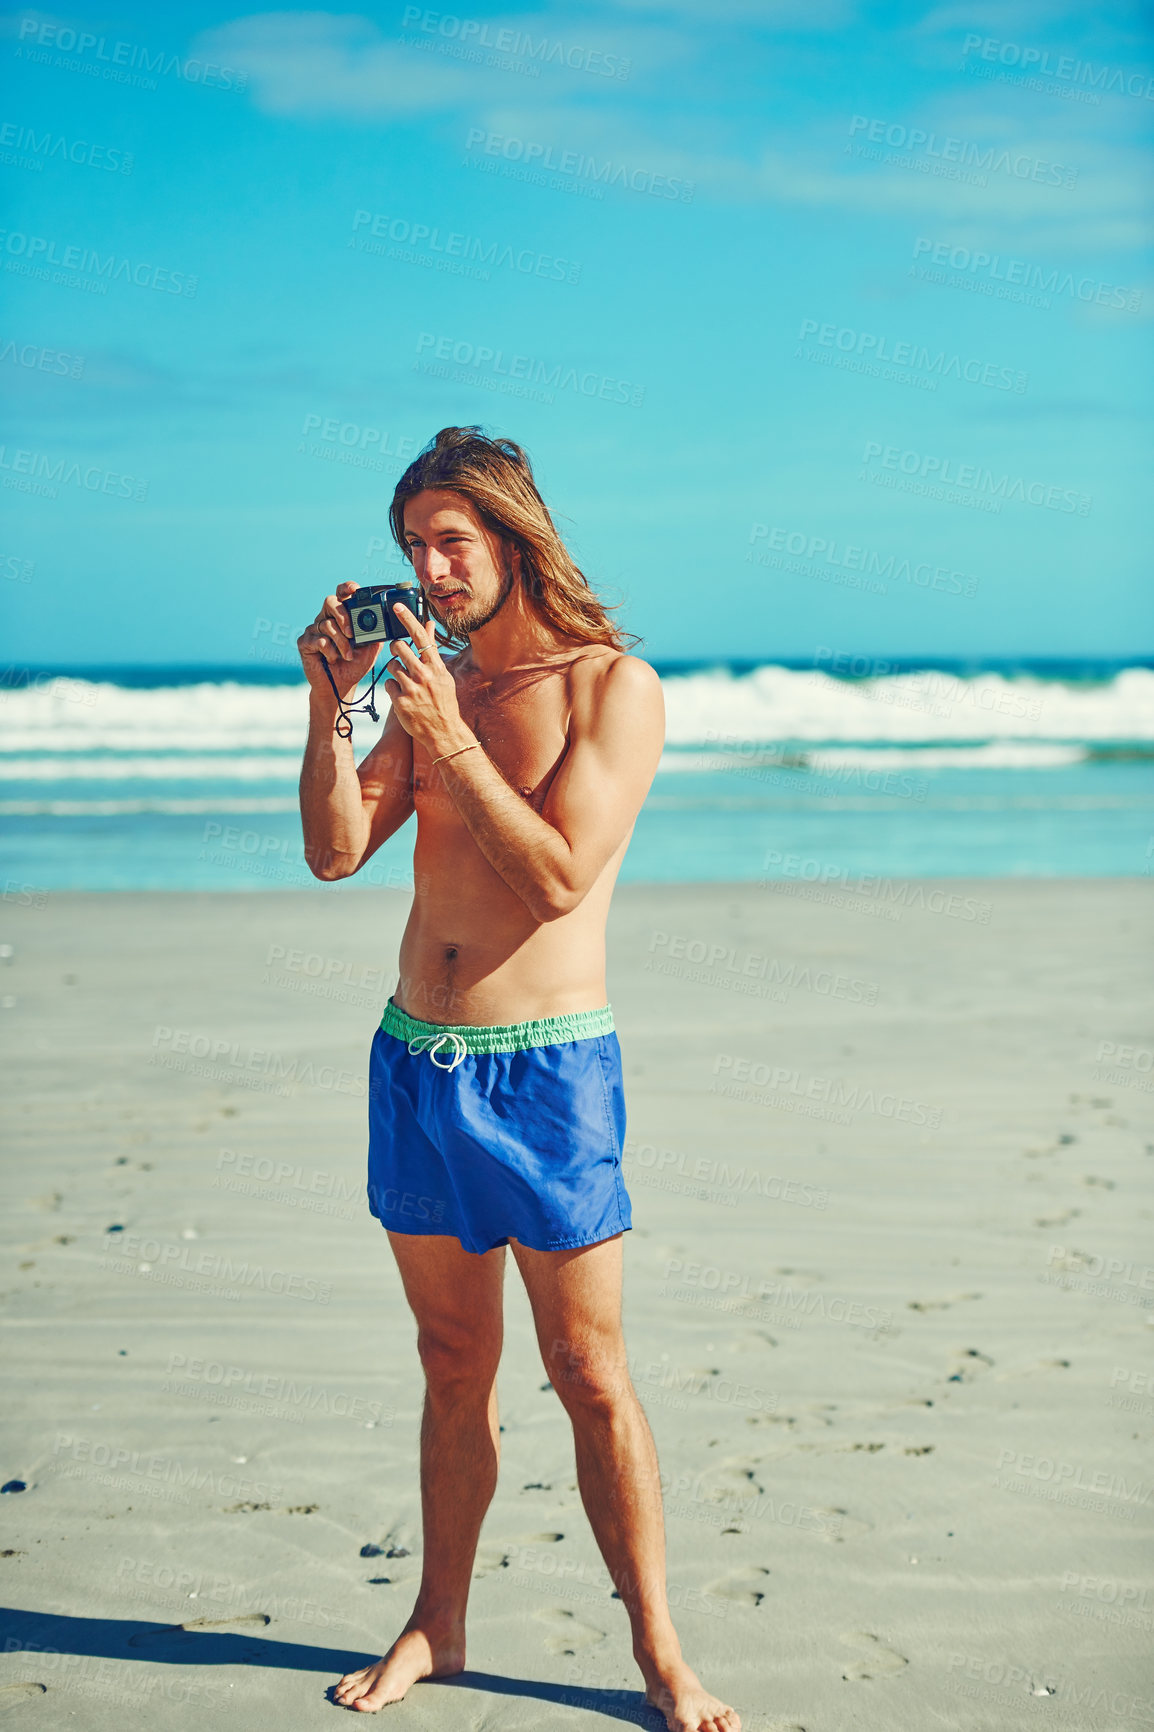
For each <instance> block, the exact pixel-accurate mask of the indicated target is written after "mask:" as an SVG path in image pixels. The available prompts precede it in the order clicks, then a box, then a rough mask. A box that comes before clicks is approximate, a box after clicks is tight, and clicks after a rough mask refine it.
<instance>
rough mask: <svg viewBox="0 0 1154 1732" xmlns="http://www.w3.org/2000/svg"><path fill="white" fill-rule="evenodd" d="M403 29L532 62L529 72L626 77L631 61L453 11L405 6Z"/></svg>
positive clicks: (473, 48)
mask: <svg viewBox="0 0 1154 1732" xmlns="http://www.w3.org/2000/svg"><path fill="white" fill-rule="evenodd" d="M401 27H402V29H404V30H414V29H415V30H421V31H423V32H424V33H425V35H427V36H440V37H442V38H444V39H445V41H447V42H456V43H459V44H460V46H461V47H462V48H464V49H466V50H472V51H474V52H475V51H476V50H478V49H481V48H486V49H491V50H493V51H494V52H495V53H497V54H508V55H511V56H512V57H513V58H514V59H515V60H523V61H528V62H532V63H534V64H533V67H532V70H533V71H534V72H537V71H538V69H539V68H540V67H541V66H567V67H568V68H569V70H570V71H571V72H591V73H594V74H595V75H596V76H597V77H599V78H615V79H617V80H619V81H621V80H624V79H626V78H628V77H629V73H630V70H631V68H632V65H633V62H632V61H631V60H626V59H625V58H624V56H623V55H620V54H605V53H603V52H602V51H601V50H600V49H599V48H582V47H580V46H579V45H578V44H576V43H573V44H570V43H566V42H558V41H556V40H555V39H551V38H550V37H548V36H542V37H539V38H537V39H536V40H535V39H534V38H533V37H532V36H531V35H530V34H529V32H528V31H527V30H514V29H512V28H510V27H508V26H506V27H503V28H496V27H494V28H493V29H492V30H490V22H489V21H487V20H483V19H480V18H461V17H459V16H457V15H456V14H455V13H452V12H430V11H428V10H426V8H425V7H423V6H406V7H405V12H404V17H403V18H402V19H401Z"/></svg>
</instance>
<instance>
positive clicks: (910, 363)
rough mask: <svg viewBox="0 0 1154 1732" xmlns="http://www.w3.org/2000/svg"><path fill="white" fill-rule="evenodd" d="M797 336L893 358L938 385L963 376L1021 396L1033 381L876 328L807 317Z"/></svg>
mask: <svg viewBox="0 0 1154 1732" xmlns="http://www.w3.org/2000/svg"><path fill="white" fill-rule="evenodd" d="M797 335H798V340H799V341H804V339H805V338H806V337H815V338H816V340H817V341H818V343H820V344H821V345H822V347H823V348H827V349H838V350H840V351H841V353H842V354H847V355H859V356H864V357H865V358H866V359H867V360H871V361H878V362H885V361H889V362H892V363H893V364H894V366H897V367H913V368H914V369H915V370H916V371H920V372H922V373H930V374H934V375H936V377H935V380H934V383H935V385H936V383H937V379H959V380H965V381H966V383H967V384H970V385H988V386H989V387H990V388H991V389H992V390H995V391H1015V392H1017V394H1018V395H1019V396H1021V395H1022V394H1023V393H1024V391H1025V390H1026V387H1027V385H1028V384H1029V375H1028V374H1026V373H1023V372H1021V371H1020V370H1019V369H1017V368H1015V367H1000V366H998V365H997V363H996V362H994V361H976V360H973V359H969V360H963V358H962V356H961V355H950V354H947V352H946V350H945V349H939V350H938V351H937V353H936V354H935V353H934V351H933V350H932V349H929V348H927V347H926V345H925V344H924V343H910V342H897V343H895V342H894V341H893V340H892V339H891V338H890V337H886V336H881V335H879V334H878V333H877V332H876V331H855V330H853V329H851V327H850V326H848V325H834V324H822V323H820V322H819V321H818V320H817V319H803V320H802V321H801V328H800V330H799V331H798V333H797Z"/></svg>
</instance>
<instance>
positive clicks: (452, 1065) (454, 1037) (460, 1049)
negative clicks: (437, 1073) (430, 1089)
mask: <svg viewBox="0 0 1154 1732" xmlns="http://www.w3.org/2000/svg"><path fill="white" fill-rule="evenodd" d="M446 1041H447V1042H448V1043H449V1046H450V1047H451V1048H452V1053H453V1056H452V1058H451V1059H450V1061H449V1063H448V1064H442V1063H441V1061H440V1059H439V1058H438V1057H437V1048H438V1047H440V1046H442V1045H444V1043H445V1042H446ZM409 1051H410V1052H411V1053H412V1055H413V1057H414V1058H416V1056H417V1054H418V1053H421V1052H427V1053H428V1055H429V1057H430V1058H431V1059H432V1061H433V1063H434V1064H435V1065H436V1067H437V1069H438V1070H456V1068H457V1066H458V1065H459V1064H460V1062H461V1060H462V1059H463V1058H465V1057H466V1055H467V1054H468V1051H469V1045H468V1042H467V1041H466V1039H465V1037H464V1035H463V1034H458V1033H457V1032H456V1030H455V1029H452V1028H449V1029H446V1030H445V1031H444V1032H443V1033H442V1034H422V1035H418V1036H417V1038H416V1040H411V1041H410V1042H409Z"/></svg>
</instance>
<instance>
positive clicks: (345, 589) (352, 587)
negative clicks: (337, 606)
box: [337, 583, 359, 601]
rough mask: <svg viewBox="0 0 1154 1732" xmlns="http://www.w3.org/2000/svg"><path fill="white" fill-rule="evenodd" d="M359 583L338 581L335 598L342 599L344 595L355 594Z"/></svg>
mask: <svg viewBox="0 0 1154 1732" xmlns="http://www.w3.org/2000/svg"><path fill="white" fill-rule="evenodd" d="M358 587H359V585H357V584H355V583H338V584H337V600H338V601H344V600H345V598H346V596H350V595H355V594H356V592H357V589H358Z"/></svg>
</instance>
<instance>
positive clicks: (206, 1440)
mask: <svg viewBox="0 0 1154 1732" xmlns="http://www.w3.org/2000/svg"><path fill="white" fill-rule="evenodd" d="M407 906H408V898H407V896H406V895H405V894H404V893H403V892H399V891H360V890H357V889H355V888H351V887H344V886H342V887H339V889H336V890H334V891H332V892H316V893H308V892H305V893H296V892H284V893H277V892H268V893H263V894H249V895H242V894H219V895H203V896H198V895H184V894H170V895H162V894H156V895H123V896H117V895H108V896H95V895H90V896H83V895H61V896H52V897H49V898H47V899H46V901H45V903H44V905H43V906H21V905H20V904H19V901H18V900H17V901H6V902H5V903H4V906H3V909H2V910H0V915H2V918H0V927H2V930H0V939H2V940H4V941H6V942H7V943H9V944H11V945H12V946H13V948H14V954H13V955H11V956H10V957H6V958H5V959H4V960H2V961H0V992H2V993H3V995H4V1009H3V1016H4V1018H5V1027H6V1029H7V1046H8V1078H9V1080H8V1085H7V1089H6V1097H7V1098H6V1113H5V1117H6V1119H7V1123H8V1130H7V1134H6V1137H5V1145H6V1152H5V1158H4V1187H3V1190H4V1199H5V1207H4V1227H3V1290H4V1314H5V1319H6V1342H7V1366H8V1379H7V1382H8V1390H9V1398H8V1400H7V1401H6V1402H5V1411H4V1417H3V1421H2V1434H3V1453H2V1459H0V1483H3V1485H4V1489H5V1492H6V1494H7V1495H5V1496H4V1497H3V1501H2V1502H0V1516H2V1518H3V1536H4V1537H3V1542H2V1547H0V1549H2V1550H3V1557H2V1558H0V1568H2V1569H3V1570H4V1571H5V1572H6V1577H7V1581H6V1593H5V1595H4V1604H5V1605H6V1606H8V1607H10V1608H16V1610H14V1611H11V1612H8V1613H5V1614H4V1617H3V1636H4V1641H3V1643H2V1644H0V1647H2V1649H3V1652H0V1711H3V1710H11V1720H10V1722H8V1723H10V1724H11V1725H12V1726H13V1728H16V1727H18V1726H21V1725H24V1724H25V1723H27V1724H28V1725H29V1726H34V1725H40V1726H42V1727H49V1726H51V1727H56V1726H65V1725H73V1724H75V1725H78V1726H84V1727H85V1728H93V1729H98V1732H103V1729H104V1728H106V1727H108V1728H112V1727H115V1728H117V1729H118V1732H131V1729H133V1728H137V1727H152V1726H154V1725H156V1724H157V1723H158V1722H159V1721H160V1719H161V1717H162V1716H163V1717H164V1718H165V1719H166V1720H173V1719H175V1721H176V1723H179V1724H184V1723H191V1721H192V1719H193V1718H194V1717H195V1719H196V1721H197V1723H198V1725H201V1726H209V1727H215V1726H220V1727H222V1728H223V1727H229V1728H233V1727H240V1726H243V1727H248V1726H256V1725H272V1724H275V1725H277V1726H278V1727H281V1728H284V1729H285V1732H297V1728H304V1727H311V1726H317V1725H322V1724H327V1723H328V1722H329V1719H330V1718H331V1716H332V1715H333V1714H334V1713H335V1712H336V1710H335V1709H334V1708H332V1707H331V1706H330V1704H329V1703H328V1701H327V1700H326V1696H325V1692H326V1689H327V1688H328V1687H329V1686H330V1685H331V1684H332V1682H333V1681H334V1680H335V1678H336V1676H338V1675H339V1673H340V1672H341V1671H343V1670H345V1669H346V1668H347V1667H348V1666H350V1665H351V1664H354V1663H363V1662H364V1660H366V1659H368V1658H371V1657H375V1656H376V1655H377V1654H378V1653H380V1652H381V1651H382V1648H383V1646H385V1645H387V1643H388V1641H389V1640H391V1638H392V1635H393V1634H394V1633H395V1632H396V1631H397V1630H398V1629H399V1627H400V1625H401V1623H402V1622H403V1620H404V1618H405V1616H406V1615H407V1613H408V1610H409V1607H410V1603H411V1599H412V1594H413V1591H414V1586H415V1581H416V1578H417V1576H418V1573H419V1564H420V1558H419V1551H420V1528H419V1505H418V1498H417V1485H416V1439H417V1424H418V1417H419V1397H420V1386H419V1377H418V1372H417V1367H416V1361H415V1355H414V1340H413V1336H414V1331H413V1326H412V1322H411V1319H410V1317H409V1315H408V1312H407V1310H406V1308H405V1307H404V1304H403V1301H402V1297H401V1293H400V1287H399V1282H398V1278H397V1275H396V1272H395V1270H394V1268H393V1266H392V1263H391V1259H390V1256H389V1252H388V1247H387V1243H386V1241H385V1239H384V1236H383V1234H382V1233H381V1230H380V1229H379V1227H378V1226H377V1225H376V1223H375V1222H374V1221H373V1220H372V1219H371V1218H370V1217H369V1215H368V1213H367V1209H366V1207H365V1204H364V1201H363V1166H364V1129H363V1122H364V1111H365V1102H364V1086H365V1084H364V1078H365V1066H366V1058H367V1049H368V1043H369V1040H370V1038H371V1034H372V1030H373V1028H374V1026H375V1023H376V1020H377V1018H378V1016H379V1011H380V1006H381V1004H382V1002H383V1000H384V998H385V997H386V996H387V994H388V991H389V989H390V988H391V986H392V983H393V980H394V978H395V974H394V971H393V964H394V959H395V955H396V948H397V941H398V938H399V935H400V931H401V927H402V925H403V921H404V917H405V913H406V909H407ZM1148 910H1149V887H1148V885H1146V884H1145V883H1143V882H1141V881H1137V880H1112V881H1098V880H1092V881H1084V882H1079V881H1069V880H1065V881H1063V880H1053V881H1046V882H1040V883H1039V882H1027V881H1018V880H1012V881H1008V880H992V881H985V882H970V883H964V882H946V881H937V882H935V883H929V882H927V883H925V884H922V885H919V884H911V885H909V886H906V887H905V888H904V889H903V888H902V887H895V886H888V887H887V886H881V887H879V888H878V891H877V893H876V894H873V895H865V896H853V897H848V898H847V897H845V896H843V895H839V894H838V893H837V892H834V891H831V892H818V891H807V890H801V889H799V888H798V887H794V889H793V890H792V891H791V890H788V889H786V888H784V887H782V886H780V885H779V886H776V887H774V888H758V887H757V886H755V885H739V886H712V887H709V886H688V887H668V886H665V887H658V888H646V887H643V886H628V887H625V888H624V889H622V890H620V891H619V893H618V896H617V899H616V902H615V905H614V911H613V916H612V921H611V928H610V996H611V999H612V1002H613V1005H614V1010H615V1013H616V1018H617V1025H618V1030H619V1033H620V1037H621V1042H622V1047H623V1051H624V1056H625V1067H626V1084H627V1089H628V1100H629V1114H630V1134H629V1144H628V1148H627V1154H626V1162H625V1172H626V1179H627V1183H628V1185H629V1188H630V1191H631V1195H632V1199H633V1209H634V1221H635V1228H634V1231H633V1232H632V1233H631V1234H630V1235H628V1237H627V1241H626V1255H627V1328H628V1335H629V1341H630V1350H631V1358H632V1364H633V1371H634V1378H635V1381H636V1383H637V1386H638V1390H639V1392H640V1394H641V1397H642V1400H643V1401H644V1403H645V1405H646V1408H647V1410H648V1412H649V1415H650V1420H651V1423H652V1426H653V1429H654V1432H655V1435H656V1438H657V1442H658V1448H659V1452H660V1455H661V1461H662V1468H663V1472H664V1474H665V1476H666V1480H667V1517H668V1533H669V1581H670V1591H671V1597H672V1599H673V1601H674V1604H675V1605H676V1606H677V1607H678V1608H679V1610H678V1620H679V1626H680V1629H681V1632H682V1640H683V1644H684V1647H685V1650H686V1653H687V1656H688V1657H689V1658H690V1660H691V1661H692V1662H693V1663H694V1664H695V1665H696V1666H697V1667H698V1669H699V1671H700V1672H701V1673H702V1675H703V1677H704V1678H705V1679H706V1681H707V1682H709V1683H710V1684H711V1685H712V1686H713V1687H714V1688H715V1689H717V1690H718V1691H719V1692H720V1693H722V1694H723V1695H725V1696H726V1697H727V1698H728V1699H729V1700H730V1701H732V1702H734V1703H735V1704H736V1705H737V1706H738V1707H739V1708H740V1709H741V1710H742V1713H743V1715H744V1718H745V1724H746V1726H747V1727H749V1728H751V1729H754V1728H756V1729H759V1732H786V1729H795V1732H796V1729H799V1728H804V1729H805V1732H843V1729H845V1728H847V1727H849V1726H853V1727H855V1728H861V1729H868V1732H874V1729H876V1732H894V1729H902V1732H905V1729H908V1732H927V1729H928V1728H931V1727H938V1726H943V1727H959V1728H974V1729H975V1732H977V1729H984V1728H992V1727H998V1728H1000V1729H1001V1728H1006V1729H1012V1728H1017V1727H1019V1726H1032V1725H1035V1724H1041V1723H1042V1721H1043V1720H1044V1721H1045V1723H1046V1724H1047V1725H1048V1726H1057V1727H1062V1728H1069V1729H1070V1732H1073V1729H1075V1728H1077V1729H1079V1732H1086V1729H1094V1732H1097V1729H1100V1732H1111V1729H1113V1728H1115V1727H1123V1726H1131V1725H1141V1724H1146V1723H1148V1722H1149V1720H1150V1719H1151V1718H1154V1708H1152V1707H1151V1706H1150V1703H1151V1699H1152V1698H1154V1684H1152V1681H1151V1668H1150V1666H1149V1663H1148V1659H1147V1658H1145V1657H1146V1656H1148V1655H1149V1652H1150V1646H1151V1634H1152V1632H1154V1589H1152V1588H1151V1587H1150V1586H1149V1585H1148V1584H1149V1579H1150V1578H1149V1540H1150V1529H1151V1525H1152V1514H1154V1467H1152V1466H1151V1453H1150V1436H1151V1431H1152V1429H1154V1428H1152V1424H1151V1421H1152V1419H1154V1374H1152V1372H1151V1364H1152V1360H1151V1348H1152V1346H1154V1337H1152V1330H1151V1324H1152V1322H1154V1250H1152V1248H1151V1220H1152V1218H1154V1214H1152V1204H1151V1180H1150V1174H1151V1170H1152V1169H1154V1160H1152V1158H1151V1156H1152V1153H1154V1112H1152V1104H1154V1094H1152V1082H1154V1079H1152V1075H1151V1069H1150V1066H1151V1063H1152V1056H1151V1047H1152V1046H1154V1039H1152V1037H1151V1023H1150V1017H1149V999H1148V993H1147V990H1146V984H1145V982H1146V977H1147V975H1148V958H1149V948H1150V947H1149V927H1150V917H1149V912H1148ZM507 1305H508V1339H507V1345H506V1350H505V1359H504V1363H503V1368H502V1374H501V1398H502V1420H503V1425H504V1435H503V1452H504V1454H503V1462H502V1472H501V1484H500V1488H499V1491H498V1494H497V1498H496V1501H495V1503H494V1505H493V1508H492V1511H491V1512H490V1515H489V1518H488V1520H487V1523H486V1526H485V1530H484V1534H483V1537H482V1544H481V1552H480V1556H479V1559H478V1565H477V1579H476V1581H475V1585H474V1590H473V1599H472V1608H471V1640H470V1668H471V1670H470V1671H469V1673H467V1674H466V1675H465V1676H464V1677H463V1678H462V1679H459V1680H457V1681H455V1682H453V1683H451V1684H439V1685H426V1686H419V1687H417V1688H416V1689H415V1690H414V1691H413V1692H412V1693H411V1695H410V1697H409V1699H408V1701H407V1702H406V1703H405V1704H404V1706H402V1707H400V1708H395V1709H391V1710H390V1711H389V1724H390V1726H391V1725H393V1724H394V1722H395V1723H396V1725H397V1726H400V1727H408V1726H412V1727H414V1728H416V1727H421V1728H425V1727H428V1728H434V1727H435V1728H437V1729H438V1732H458V1729H460V1732H465V1729H466V1728H468V1729H470V1732H471V1729H474V1728H479V1727H493V1726H497V1725H498V1724H499V1725H500V1726H501V1728H502V1732H519V1729H521V1728H524V1729H525V1732H529V1729H530V1728H532V1729H537V1728H541V1727H548V1728H553V1727H556V1728H562V1727H572V1728H574V1729H575V1732H578V1729H581V1728H589V1729H590V1732H592V1729H593V1728H595V1727H602V1726H606V1725H608V1724H611V1723H612V1721H613V1720H615V1719H617V1720H623V1721H626V1722H632V1723H636V1724H641V1725H650V1726H654V1727H657V1726H658V1725H659V1722H658V1720H657V1719H656V1717H655V1716H653V1715H652V1714H647V1713H646V1711H645V1710H644V1709H642V1707H641V1696H640V1691H639V1681H638V1678H637V1675H636V1673H635V1671H634V1669H633V1666H632V1661H631V1657H630V1653H629V1641H628V1629H627V1624H626V1620H625V1615H624V1612H623V1610H622V1608H621V1606H620V1604H619V1602H617V1601H616V1600H615V1599H614V1598H613V1597H612V1593H611V1589H610V1586H609V1584H608V1583H607V1581H606V1579H605V1577H604V1573H603V1570H602V1568H601V1566H600V1562H599V1559H598V1556H597V1552H596V1549H595V1546H594V1543H593V1540H592V1537H591V1535H590V1532H589V1529H588V1526H587V1523H586V1521H585V1518H584V1515H583V1512H582V1510H581V1508H580V1504H579V1501H578V1498H577V1495H576V1490H575V1482H574V1472H573V1460H572V1448H571V1440H570V1434H569V1431H568V1426H567V1423H566V1421H565V1418H564V1415H563V1413H562V1412H561V1410H560V1408H559V1405H558V1403H557V1400H556V1397H555V1395H554V1394H553V1393H552V1391H551V1390H550V1389H549V1388H548V1387H547V1386H544V1387H543V1385H545V1378H544V1374H543V1371H542V1368H541V1365H540V1362H539V1360H538V1358H537V1355H536V1350H535V1347H534V1345H533V1340H532V1335H531V1331H530V1327H529V1317H528V1311H527V1306H526V1303H525V1298H524V1294H523V1291H522V1290H521V1287H520V1283H519V1280H518V1278H517V1276H516V1272H515V1270H514V1269H513V1268H512V1267H511V1266H510V1269H509V1274H508V1279H507ZM20 1485H23V1487H24V1489H23V1490H18V1489H9V1487H18V1486H20Z"/></svg>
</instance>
